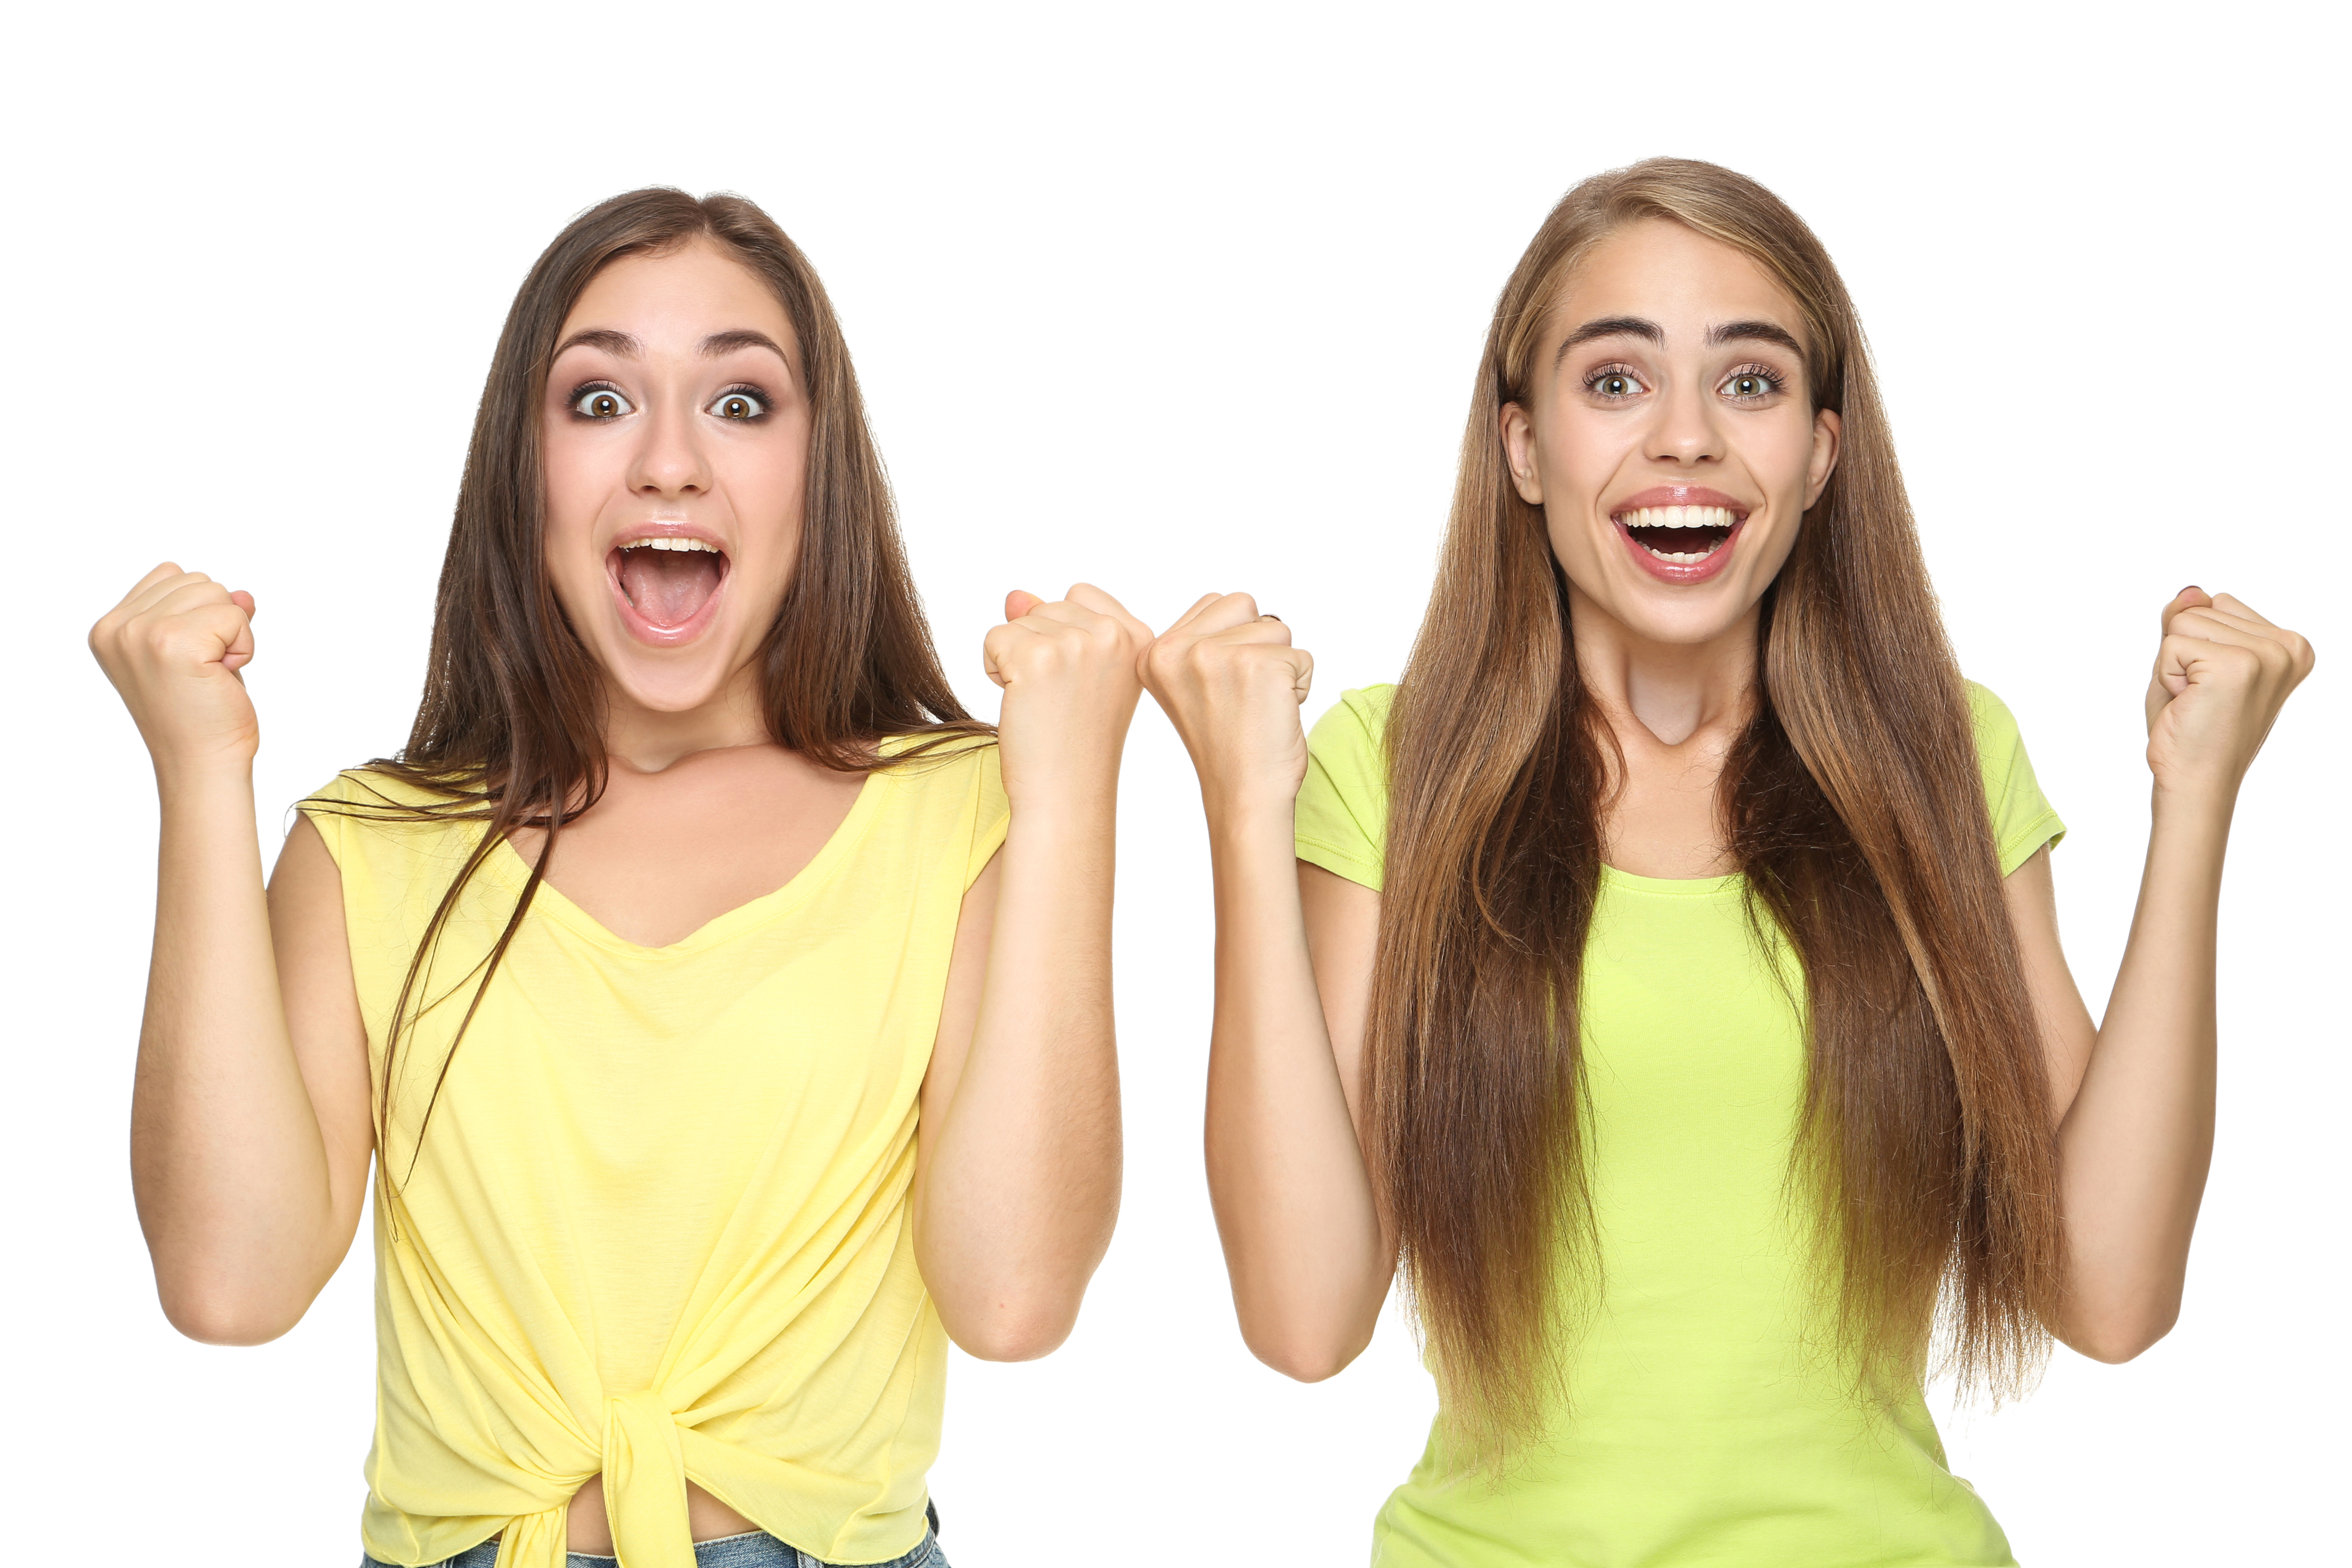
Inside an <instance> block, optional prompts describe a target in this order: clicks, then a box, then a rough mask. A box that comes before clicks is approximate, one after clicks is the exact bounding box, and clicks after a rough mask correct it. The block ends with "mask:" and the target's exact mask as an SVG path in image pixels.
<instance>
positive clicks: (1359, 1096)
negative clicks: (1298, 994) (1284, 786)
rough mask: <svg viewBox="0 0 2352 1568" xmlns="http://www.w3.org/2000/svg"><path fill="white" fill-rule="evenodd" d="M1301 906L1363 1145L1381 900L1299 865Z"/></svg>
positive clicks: (1334, 1051)
mask: <svg viewBox="0 0 2352 1568" xmlns="http://www.w3.org/2000/svg"><path fill="white" fill-rule="evenodd" d="M1298 902H1299V907H1300V910H1302V912H1303V913H1304V914H1305V916H1306V920H1307V961H1308V962H1309V963H1311V964H1313V966H1314V969H1315V992H1316V994H1317V996H1318V998H1319V999H1320V1000H1321V1002H1322V1004H1323V1026H1324V1027H1325V1029H1327V1030H1328V1032H1329V1034H1330V1036H1331V1058H1332V1060H1333V1062H1334V1063H1335V1064H1336V1065H1337V1066H1338V1067H1339V1088H1340V1090H1341V1092H1342V1093H1344V1094H1345V1095H1346V1096H1347V1097H1348V1114H1349V1118H1350V1120H1352V1121H1354V1122H1355V1124H1356V1142H1358V1144H1359V1145H1361V1144H1362V1143H1363V1142H1364V1141H1365V1133H1366V1131H1367V1129H1366V1127H1365V1125H1364V1095H1363V1089H1364V1028H1365V1025H1366V1023H1367V1021H1368V1019H1369V1018H1370V1013H1371V1003H1372V955H1373V952H1374V950H1375V949H1376V948H1377V947H1378V945H1379V942H1380V935H1381V896H1380V894H1379V893H1377V892H1375V891H1373V890H1372V889H1370V888H1367V887H1365V886H1364V885H1363V884H1362V883H1360V882H1351V881H1349V879H1347V878H1345V877H1342V876H1339V874H1337V873H1336V872H1331V871H1327V870H1325V869H1324V868H1322V867H1320V866H1318V865H1315V864H1314V863H1313V862H1311V861H1307V860H1301V861H1300V862H1298Z"/></svg>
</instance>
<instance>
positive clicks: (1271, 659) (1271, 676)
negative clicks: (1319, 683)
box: [1143, 594, 1315, 812]
mask: <svg viewBox="0 0 2352 1568" xmlns="http://www.w3.org/2000/svg"><path fill="white" fill-rule="evenodd" d="M1314 680H1315V656H1314V655H1312V654H1310V653H1308V652H1307V650H1306V649H1304V648H1298V647H1291V645H1290V628H1289V627H1288V626H1284V625H1283V624H1282V622H1281V621H1279V620H1277V619H1276V618H1275V617H1274V616H1265V615H1260V614H1259V613H1258V607H1257V601H1256V600H1255V599H1253V598H1251V597H1250V596H1249V595H1247V594H1210V595H1204V596H1203V597H1202V599H1201V601H1200V602H1199V603H1198V604H1196V605H1193V606H1192V608H1191V609H1190V610H1187V611H1186V612H1185V613H1184V616H1183V618H1182V619H1181V620H1179V621H1178V622H1177V623H1176V624H1175V625H1174V626H1170V627H1169V628H1168V629H1167V630H1166V631H1164V632H1162V633H1160V637H1159V640H1157V641H1156V642H1154V643H1153V644H1152V645H1151V647H1150V648H1148V649H1146V650H1145V652H1144V656H1143V683H1144V684H1145V685H1146V686H1148V687H1150V689H1151V695H1152V696H1153V697H1155V698H1157V699H1158V700H1159V702H1160V707H1161V708H1163V709H1165V710H1167V713H1168V718H1169V720H1170V721H1171V722H1172V723H1173V724H1174V725H1175V726H1176V732H1177V733H1178V734H1180V735H1181V736H1183V737H1184V748H1185V750H1187V751H1189V752H1192V766H1193V769H1194V770H1195V771H1196V772H1198V773H1200V775H1201V795H1202V799H1203V801H1205V802H1206V803H1207V804H1208V805H1209V807H1210V809H1211V811H1212V812H1216V811H1219V810H1222V809H1223V808H1225V807H1227V806H1241V807H1246V806H1251V805H1262V804H1265V802H1267V801H1270V800H1275V799H1279V800H1280V801H1282V802H1283V803H1285V804H1287V803H1288V802H1289V801H1291V800H1292V799H1293V798H1295V797H1296V796H1297V794H1298V785H1299V783H1300V781H1302V780H1303V779H1305V778H1306V776H1307V733H1306V731H1305V730H1304V729H1303V728H1302V727H1301V726H1300V724H1299V721H1298V709H1299V705H1300V704H1301V703H1303V702H1305V701H1306V700H1307V690H1308V689H1309V688H1310V687H1311V686H1312V685H1313V684H1314Z"/></svg>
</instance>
